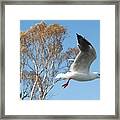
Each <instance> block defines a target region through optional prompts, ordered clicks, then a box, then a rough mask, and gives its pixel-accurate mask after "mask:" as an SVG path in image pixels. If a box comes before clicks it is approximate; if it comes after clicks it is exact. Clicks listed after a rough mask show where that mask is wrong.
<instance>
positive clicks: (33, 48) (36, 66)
mask: <svg viewBox="0 0 120 120" xmlns="http://www.w3.org/2000/svg"><path fill="white" fill-rule="evenodd" d="M66 34H67V30H66V29H65V28H64V27H63V26H61V25H59V24H52V25H47V24H46V23H44V22H41V23H39V24H37V25H35V26H33V27H31V28H30V29H29V30H28V31H26V32H21V33H20V84H21V93H20V97H21V99H25V98H27V99H31V100H32V99H40V100H44V99H47V96H48V94H49V92H50V91H51V90H52V89H53V87H54V86H55V84H56V83H57V82H58V81H59V80H56V79H55V76H56V75H57V74H58V72H59V70H60V68H61V67H63V68H64V71H67V70H68V68H69V66H70V63H69V61H68V59H69V58H72V57H75V55H76V54H77V53H78V49H76V48H71V49H68V51H66V52H63V46H62V43H63V40H64V39H65V37H66ZM63 63H64V64H63Z"/></svg>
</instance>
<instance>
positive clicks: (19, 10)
mask: <svg viewBox="0 0 120 120" xmlns="http://www.w3.org/2000/svg"><path fill="white" fill-rule="evenodd" d="M55 19H56V20H100V74H101V78H100V100H46V101H45V100H44V101H39V100H33V101H30V100H24V101H22V100H20V98H19V94H20V75H19V72H20V70H19V68H20V51H19V50H20V47H19V46H20V44H19V41H20V20H55ZM114 114H115V6H114V5H69V6H66V5H26V6H25V5H6V6H5V115H114Z"/></svg>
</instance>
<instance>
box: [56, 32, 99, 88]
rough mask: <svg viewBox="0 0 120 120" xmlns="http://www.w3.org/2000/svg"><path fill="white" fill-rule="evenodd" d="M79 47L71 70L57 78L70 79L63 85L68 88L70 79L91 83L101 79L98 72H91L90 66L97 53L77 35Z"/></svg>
mask: <svg viewBox="0 0 120 120" xmlns="http://www.w3.org/2000/svg"><path fill="white" fill-rule="evenodd" d="M77 39H78V47H79V49H80V51H79V53H78V55H77V56H76V58H75V60H74V62H73V63H72V65H71V66H70V70H69V72H67V73H65V74H64V73H60V74H58V75H57V76H56V78H60V79H68V82H67V83H66V84H64V85H63V87H66V86H67V85H68V83H69V80H70V79H73V80H76V81H90V80H94V79H97V78H100V74H99V73H97V72H90V70H89V69H90V65H91V64H92V62H93V61H94V60H95V59H96V51H95V49H94V47H93V46H92V45H91V43H89V42H88V41H87V40H86V39H85V38H83V37H82V36H81V35H78V34H77Z"/></svg>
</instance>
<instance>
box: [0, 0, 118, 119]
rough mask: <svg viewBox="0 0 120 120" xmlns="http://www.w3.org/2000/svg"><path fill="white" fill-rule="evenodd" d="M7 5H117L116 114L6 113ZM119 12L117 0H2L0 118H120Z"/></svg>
mask: <svg viewBox="0 0 120 120" xmlns="http://www.w3.org/2000/svg"><path fill="white" fill-rule="evenodd" d="M5 5H114V6H115V114H114V115H6V114H5V108H6V105H5V100H6V97H5V79H6V78H5V71H6V69H5V68H6V67H5V66H6V65H5V56H6V55H5V20H6V18H5ZM119 13H120V3H119V1H117V0H101V1H86V0H85V1H82V0H77V1H73V0H69V1H67V0H66V1H52V0H51V1H2V2H1V42H0V43H1V56H0V57H1V60H0V62H1V64H0V65H1V66H0V69H1V70H0V71H1V74H0V78H1V79H0V88H1V89H0V108H1V110H0V111H1V112H0V118H1V119H119V113H120V111H119V108H120V106H119V100H120V99H119V57H120V56H119V39H120V38H119V34H120V32H119V27H120V21H119Z"/></svg>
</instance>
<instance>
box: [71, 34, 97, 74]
mask: <svg viewBox="0 0 120 120" xmlns="http://www.w3.org/2000/svg"><path fill="white" fill-rule="evenodd" d="M77 39H78V47H79V49H80V52H79V53H78V55H77V56H76V58H75V60H74V62H73V63H72V65H71V67H70V71H77V72H80V73H88V72H89V68H90V65H91V64H92V62H93V61H94V60H95V59H96V52H95V49H94V47H93V46H92V45H91V43H89V42H88V41H87V40H86V39H85V38H83V37H82V36H81V35H78V34H77Z"/></svg>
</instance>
